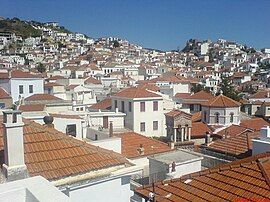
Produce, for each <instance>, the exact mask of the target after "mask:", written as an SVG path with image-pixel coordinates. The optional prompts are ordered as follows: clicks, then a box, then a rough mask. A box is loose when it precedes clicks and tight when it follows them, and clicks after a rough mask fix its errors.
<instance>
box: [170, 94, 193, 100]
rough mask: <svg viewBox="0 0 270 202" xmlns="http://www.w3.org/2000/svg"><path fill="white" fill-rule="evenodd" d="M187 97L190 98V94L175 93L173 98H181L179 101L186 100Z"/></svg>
mask: <svg viewBox="0 0 270 202" xmlns="http://www.w3.org/2000/svg"><path fill="white" fill-rule="evenodd" d="M189 96H190V93H176V94H175V95H174V97H176V98H181V99H184V98H188V97H189Z"/></svg>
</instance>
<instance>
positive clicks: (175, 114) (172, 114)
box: [165, 109, 192, 119]
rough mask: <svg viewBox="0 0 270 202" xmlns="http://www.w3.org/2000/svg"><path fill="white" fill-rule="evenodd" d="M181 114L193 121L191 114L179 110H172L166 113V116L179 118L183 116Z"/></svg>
mask: <svg viewBox="0 0 270 202" xmlns="http://www.w3.org/2000/svg"><path fill="white" fill-rule="evenodd" d="M181 114H183V115H185V116H187V117H188V118H190V119H191V117H192V115H191V114H189V113H186V112H184V111H181V110H179V109H173V110H171V111H170V112H168V113H166V114H165V115H166V116H169V117H177V116H179V115H181Z"/></svg>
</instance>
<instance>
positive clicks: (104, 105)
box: [89, 98, 112, 110]
mask: <svg viewBox="0 0 270 202" xmlns="http://www.w3.org/2000/svg"><path fill="white" fill-rule="evenodd" d="M111 107H112V99H111V98H105V99H104V100H101V101H100V102H98V103H96V104H93V105H92V106H90V107H89V108H90V109H100V110H102V109H103V110H106V109H107V110H109V109H111Z"/></svg>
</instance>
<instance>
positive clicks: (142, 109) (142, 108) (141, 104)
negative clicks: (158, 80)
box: [140, 102, 145, 112]
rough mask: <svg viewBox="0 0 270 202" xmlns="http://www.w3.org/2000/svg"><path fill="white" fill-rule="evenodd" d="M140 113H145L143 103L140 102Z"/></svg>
mask: <svg viewBox="0 0 270 202" xmlns="http://www.w3.org/2000/svg"><path fill="white" fill-rule="evenodd" d="M140 112H145V102H140Z"/></svg>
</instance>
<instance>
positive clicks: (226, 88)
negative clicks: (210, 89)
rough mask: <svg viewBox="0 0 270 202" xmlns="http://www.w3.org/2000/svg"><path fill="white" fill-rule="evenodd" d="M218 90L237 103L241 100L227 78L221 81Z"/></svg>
mask: <svg viewBox="0 0 270 202" xmlns="http://www.w3.org/2000/svg"><path fill="white" fill-rule="evenodd" d="M220 90H221V91H222V93H223V95H225V96H227V97H229V98H231V99H233V100H236V101H239V100H240V99H241V97H240V96H239V92H237V91H236V90H235V88H234V86H233V85H232V83H231V82H230V81H229V80H228V79H227V78H223V79H222V82H221V86H220Z"/></svg>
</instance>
